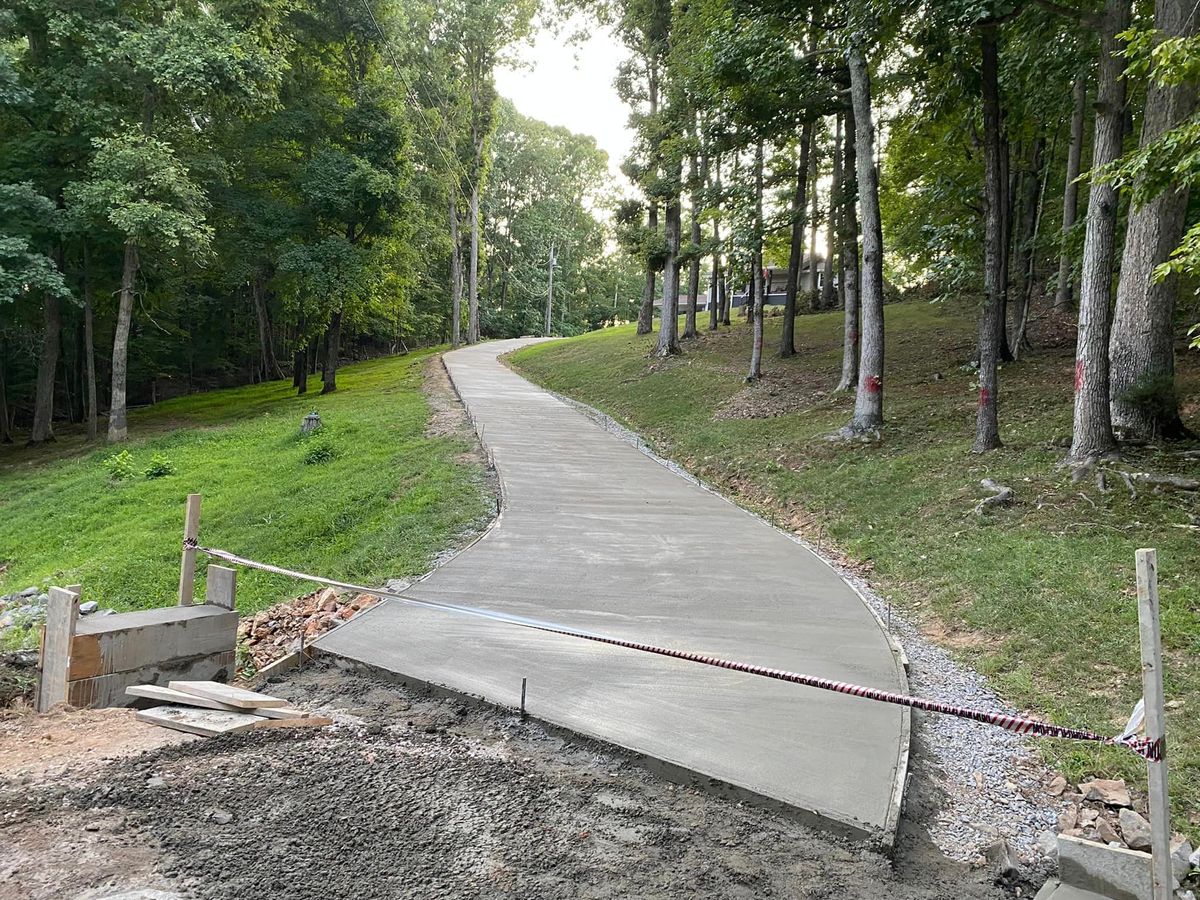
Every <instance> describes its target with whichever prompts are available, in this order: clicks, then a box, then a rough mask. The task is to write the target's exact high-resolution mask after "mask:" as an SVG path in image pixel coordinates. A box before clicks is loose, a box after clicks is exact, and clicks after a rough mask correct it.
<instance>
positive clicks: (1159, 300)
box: [1108, 0, 1198, 441]
mask: <svg viewBox="0 0 1200 900" xmlns="http://www.w3.org/2000/svg"><path fill="white" fill-rule="evenodd" d="M1189 12H1190V13H1191V14H1190V15H1189ZM1197 18H1198V17H1197V15H1196V13H1195V11H1194V9H1193V7H1192V3H1191V2H1188V0H1157V2H1156V3H1155V4H1154V27H1155V31H1156V32H1157V35H1158V36H1161V37H1162V38H1187V37H1191V36H1192V35H1194V34H1195V33H1196V22H1197ZM1196 99H1197V98H1196V82H1195V81H1193V80H1184V81H1181V82H1180V83H1179V84H1173V85H1161V84H1159V83H1158V82H1157V80H1156V79H1155V77H1154V73H1152V74H1151V77H1150V83H1149V85H1148V87H1147V90H1146V110H1145V115H1144V117H1143V119H1142V135H1141V145H1142V146H1143V147H1145V146H1146V145H1147V144H1149V143H1150V142H1152V141H1154V140H1156V139H1158V138H1159V137H1161V136H1162V135H1163V134H1165V133H1166V132H1168V131H1170V130H1171V129H1173V128H1175V127H1177V126H1178V125H1180V124H1182V123H1183V122H1185V121H1187V120H1188V119H1189V118H1191V116H1192V114H1193V113H1194V111H1195V109H1196ZM1187 209H1188V186H1187V184H1186V182H1184V183H1182V184H1180V185H1179V186H1178V187H1177V188H1175V189H1172V188H1167V189H1166V190H1165V191H1163V192H1162V193H1161V194H1159V195H1157V196H1156V197H1154V198H1153V199H1151V200H1150V201H1148V202H1147V203H1145V204H1143V205H1142V206H1140V207H1138V208H1136V209H1133V210H1131V211H1130V213H1129V220H1128V224H1127V225H1126V230H1125V250H1124V254H1123V256H1122V257H1121V280H1120V284H1119V285H1118V287H1117V306H1116V312H1115V314H1114V320H1113V328H1112V337H1111V339H1110V340H1109V346H1108V349H1109V362H1110V365H1111V367H1112V372H1111V379H1112V383H1111V385H1110V387H1109V395H1110V398H1111V401H1112V420H1113V425H1114V426H1115V427H1116V428H1117V430H1118V431H1119V432H1120V433H1121V435H1122V436H1123V437H1126V438H1131V439H1134V440H1140V441H1148V440H1154V439H1156V438H1158V437H1163V438H1166V439H1168V440H1175V439H1180V438H1185V437H1189V436H1191V435H1190V432H1189V431H1188V429H1187V428H1185V427H1184V424H1183V421H1182V420H1181V419H1180V417H1179V397H1178V395H1177V393H1176V390H1175V333H1174V332H1175V328H1174V325H1175V322H1174V319H1175V298H1176V296H1177V294H1178V292H1179V276H1178V275H1176V274H1174V273H1172V274H1170V275H1168V276H1167V277H1166V278H1163V279H1162V280H1158V281H1156V280H1155V278H1154V270H1155V269H1156V268H1158V266H1160V265H1162V264H1163V263H1164V262H1166V261H1167V259H1168V258H1169V257H1170V255H1171V253H1172V251H1174V249H1175V248H1176V247H1177V246H1178V244H1179V242H1180V240H1181V239H1182V238H1183V232H1184V228H1185V227H1186V222H1187Z"/></svg>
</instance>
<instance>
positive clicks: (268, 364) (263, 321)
mask: <svg viewBox="0 0 1200 900" xmlns="http://www.w3.org/2000/svg"><path fill="white" fill-rule="evenodd" d="M250 299H251V300H252V301H253V303H254V317H255V319H256V320H257V321H258V353H259V363H260V366H259V371H260V373H261V374H262V378H263V380H264V381H270V380H272V379H275V378H282V377H283V372H281V371H280V370H279V362H278V360H276V359H275V335H274V333H273V331H272V328H271V313H270V311H269V310H268V309H267V298H266V297H264V296H263V284H262V278H261V277H260V276H259V274H258V273H257V272H256V273H255V274H254V275H252V276H251V278H250Z"/></svg>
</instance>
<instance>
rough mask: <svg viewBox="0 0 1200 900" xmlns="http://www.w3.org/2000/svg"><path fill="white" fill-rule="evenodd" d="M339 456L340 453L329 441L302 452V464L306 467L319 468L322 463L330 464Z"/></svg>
mask: <svg viewBox="0 0 1200 900" xmlns="http://www.w3.org/2000/svg"><path fill="white" fill-rule="evenodd" d="M339 456H341V451H339V450H338V449H337V447H335V446H334V445H333V444H332V443H331V442H330V441H322V442H321V443H319V444H316V445H315V446H312V447H309V448H308V449H307V450H306V451H305V452H304V464H305V465H306V466H319V465H321V464H322V463H327V462H332V461H333V460H335V459H337V458H338V457H339Z"/></svg>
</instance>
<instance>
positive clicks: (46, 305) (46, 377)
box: [29, 293, 62, 444]
mask: <svg viewBox="0 0 1200 900" xmlns="http://www.w3.org/2000/svg"><path fill="white" fill-rule="evenodd" d="M61 332H62V310H61V308H60V306H59V301H58V297H56V296H54V295H53V294H50V293H47V294H45V296H44V297H43V299H42V351H41V354H40V355H39V356H38V367H37V391H36V393H35V395H34V400H33V430H32V431H31V432H30V434H29V443H30V444H42V443H45V442H46V441H52V440H54V382H55V380H56V378H55V376H56V374H57V373H58V351H59V345H60V343H61V339H62V334H61Z"/></svg>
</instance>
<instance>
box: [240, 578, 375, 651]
mask: <svg viewBox="0 0 1200 900" xmlns="http://www.w3.org/2000/svg"><path fill="white" fill-rule="evenodd" d="M378 602H379V598H377V597H372V596H371V595H370V594H339V593H338V592H337V591H335V590H334V589H333V588H323V589H322V590H319V591H314V592H313V593H311V594H306V595H305V596H303V597H297V598H296V599H295V600H287V601H285V602H283V603H277V604H276V605H275V606H272V607H270V608H268V609H264V610H262V611H261V612H258V613H255V614H254V615H253V616H247V617H246V618H244V619H242V621H241V624H240V625H239V626H238V643H239V644H240V645H243V646H245V647H246V649H247V650H248V651H249V653H250V656H251V657H252V659H253V661H254V668H255V669H261V668H263V667H264V666H266V665H267V664H269V663H272V662H274V661H275V660H277V659H279V658H281V657H283V656H286V655H287V654H289V653H291V652H293V651H294V650H298V649H300V638H301V636H302V635H303V638H304V643H305V644H308V643H310V642H311V641H312V640H313V638H316V637H317V636H318V635H321V634H324V633H325V632H326V631H329V630H330V629H331V628H334V627H336V626H338V625H341V624H342V623H343V622H345V621H346V620H347V619H349V618H350V617H351V616H353V615H355V614H356V613H358V612H360V611H361V610H364V609H366V608H367V607H369V606H373V605H374V604H376V603H378Z"/></svg>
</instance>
